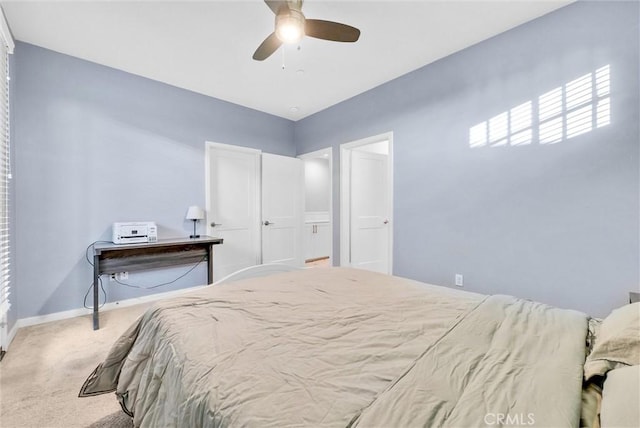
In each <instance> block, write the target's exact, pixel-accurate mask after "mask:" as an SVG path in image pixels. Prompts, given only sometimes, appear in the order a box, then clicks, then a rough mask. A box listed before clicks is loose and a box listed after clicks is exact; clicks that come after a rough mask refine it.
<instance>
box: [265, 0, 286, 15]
mask: <svg viewBox="0 0 640 428" xmlns="http://www.w3.org/2000/svg"><path fill="white" fill-rule="evenodd" d="M264 2H265V3H266V4H267V6H269V9H271V10H272V11H273V13H275V14H276V15H277V14H278V12H279V11H280V9H282V8H283V7H285V8H287V9H289V3H287V0H264Z"/></svg>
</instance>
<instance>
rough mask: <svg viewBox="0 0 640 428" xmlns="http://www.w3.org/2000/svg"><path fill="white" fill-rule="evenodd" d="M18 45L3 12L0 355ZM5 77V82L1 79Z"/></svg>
mask: <svg viewBox="0 0 640 428" xmlns="http://www.w3.org/2000/svg"><path fill="white" fill-rule="evenodd" d="M14 49H15V44H14V41H13V37H12V36H11V31H10V30H9V25H8V24H7V20H6V18H5V15H4V11H3V10H2V8H0V79H1V80H0V81H1V82H3V83H2V85H0V355H1V354H2V352H4V351H5V350H6V349H7V347H8V345H9V343H8V341H9V338H8V333H7V329H8V324H7V315H8V313H9V309H10V308H11V303H10V300H9V296H10V290H11V288H10V284H11V283H10V273H11V264H10V261H11V253H10V252H11V245H10V230H9V228H10V218H9V217H10V216H9V198H10V194H9V188H10V186H9V181H10V179H11V145H10V141H11V137H10V136H11V133H10V115H9V105H10V102H9V55H10V54H13V50H14ZM2 75H4V78H2V77H3V76H2Z"/></svg>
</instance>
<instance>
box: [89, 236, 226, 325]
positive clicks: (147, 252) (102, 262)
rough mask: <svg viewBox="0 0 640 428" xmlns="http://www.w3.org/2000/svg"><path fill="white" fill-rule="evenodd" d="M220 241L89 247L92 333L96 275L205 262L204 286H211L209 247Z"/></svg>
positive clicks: (96, 316)
mask: <svg viewBox="0 0 640 428" xmlns="http://www.w3.org/2000/svg"><path fill="white" fill-rule="evenodd" d="M219 244H222V239H221V238H212V237H210V236H202V237H200V238H179V239H161V240H158V242H152V243H145V244H118V245H116V244H111V243H107V244H96V245H95V246H94V247H93V329H94V330H97V329H99V328H100V318H99V314H98V295H99V293H98V292H99V290H98V289H99V278H100V275H105V274H107V275H111V274H114V273H118V272H136V271H140V270H146V269H156V268H162V267H168V266H177V265H185V264H193V263H199V262H201V261H203V260H207V283H208V284H211V283H212V282H213V246H214V245H219Z"/></svg>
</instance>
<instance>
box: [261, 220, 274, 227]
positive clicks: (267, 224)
mask: <svg viewBox="0 0 640 428" xmlns="http://www.w3.org/2000/svg"><path fill="white" fill-rule="evenodd" d="M262 224H264V225H265V226H269V225H270V224H275V223H272V222H270V221H269V220H265V222H264V223H262Z"/></svg>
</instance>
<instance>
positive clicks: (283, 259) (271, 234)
mask: <svg viewBox="0 0 640 428" xmlns="http://www.w3.org/2000/svg"><path fill="white" fill-rule="evenodd" d="M303 204H304V170H303V163H302V160H300V159H296V158H290V157H286V156H278V155H271V154H267V153H264V154H262V263H284V264H289V265H293V266H302V265H303V263H304V260H303V250H302V228H303V216H302V213H303Z"/></svg>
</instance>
